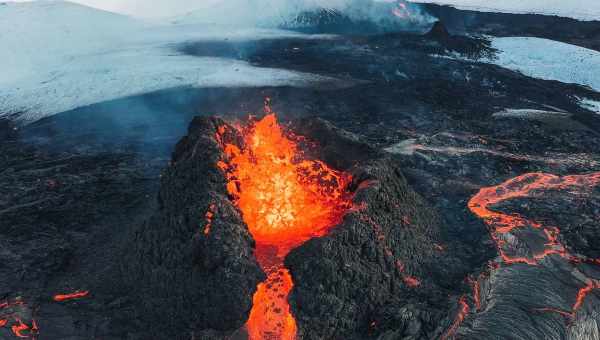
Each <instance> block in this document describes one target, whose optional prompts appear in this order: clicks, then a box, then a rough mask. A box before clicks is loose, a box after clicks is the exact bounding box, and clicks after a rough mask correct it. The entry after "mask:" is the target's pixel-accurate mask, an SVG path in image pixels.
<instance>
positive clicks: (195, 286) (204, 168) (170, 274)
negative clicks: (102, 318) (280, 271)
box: [128, 118, 264, 338]
mask: <svg viewBox="0 0 600 340" xmlns="http://www.w3.org/2000/svg"><path fill="white" fill-rule="evenodd" d="M223 124H225V123H224V122H223V121H221V120H218V119H214V118H196V119H194V121H193V122H192V123H191V125H190V128H189V131H188V135H187V136H186V137H184V138H183V139H182V140H181V141H180V142H179V143H178V144H177V147H176V148H175V151H174V153H173V158H172V162H171V164H170V166H169V167H168V168H167V169H166V170H165V171H164V173H163V175H162V180H161V189H160V194H159V208H158V211H156V213H155V214H154V216H153V217H152V218H151V219H150V220H149V221H148V222H147V223H145V224H144V226H143V227H141V228H140V229H139V230H138V231H137V232H136V233H135V236H134V238H133V239H132V240H131V243H130V244H131V248H132V249H130V252H131V254H130V257H131V261H129V268H128V272H129V273H130V275H129V280H128V281H129V284H130V285H131V286H132V287H135V289H136V292H137V294H135V295H137V296H136V300H137V301H138V306H137V307H136V308H137V309H138V313H139V315H140V319H141V322H142V324H143V325H144V327H148V329H151V330H152V331H153V332H155V333H154V334H160V335H161V336H162V338H164V337H167V336H173V337H177V336H181V335H182V333H185V332H186V330H189V332H191V333H192V334H195V335H194V336H201V337H207V338H215V337H216V338H219V336H216V335H214V334H229V333H232V332H234V331H235V330H237V329H238V328H240V327H241V326H242V325H243V324H244V323H245V321H246V319H247V318H248V313H249V312H250V309H251V307H252V296H253V294H254V292H255V290H256V286H257V284H258V283H259V282H261V281H262V280H264V274H263V272H262V271H261V270H260V268H259V266H258V264H257V262H256V260H255V259H254V255H253V249H254V241H253V240H252V237H251V236H250V234H249V232H248V229H247V227H246V225H245V224H244V223H243V221H242V217H241V215H240V212H239V211H238V210H237V209H236V208H235V207H234V206H233V204H232V202H231V201H230V200H229V198H228V197H227V194H226V192H227V191H226V187H225V179H224V178H223V175H222V173H221V172H220V171H219V170H218V168H217V166H216V164H217V161H218V160H219V159H220V156H221V148H220V146H219V145H218V143H217V141H216V139H215V136H216V133H217V128H218V126H220V125H223ZM230 130H233V129H230ZM156 320H160V322H158V323H157V322H156ZM202 332H204V333H202ZM220 332H222V333H220ZM199 334H204V335H199ZM207 334H213V335H210V336H209V335H207Z"/></svg>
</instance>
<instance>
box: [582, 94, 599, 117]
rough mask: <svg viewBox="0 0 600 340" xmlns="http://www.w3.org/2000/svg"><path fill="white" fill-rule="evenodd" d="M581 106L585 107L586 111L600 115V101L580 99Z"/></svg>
mask: <svg viewBox="0 0 600 340" xmlns="http://www.w3.org/2000/svg"><path fill="white" fill-rule="evenodd" d="M579 106H581V107H583V108H584V109H586V110H590V111H592V112H596V113H597V114H600V101H596V100H591V99H588V98H582V99H579Z"/></svg>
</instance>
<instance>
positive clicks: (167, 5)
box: [14, 0, 221, 17]
mask: <svg viewBox="0 0 600 340" xmlns="http://www.w3.org/2000/svg"><path fill="white" fill-rule="evenodd" d="M14 1H16V2H26V1H32V0H14ZM71 1H72V2H77V3H80V4H83V5H87V6H90V7H95V8H100V9H103V10H106V11H111V12H116V13H122V14H127V15H131V16H137V17H169V16H175V15H179V14H184V13H187V12H190V11H193V10H196V9H201V8H203V7H206V6H210V5H212V4H214V3H215V2H218V1H221V0H71Z"/></svg>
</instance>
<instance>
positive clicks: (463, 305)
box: [440, 295, 471, 340]
mask: <svg viewBox="0 0 600 340" xmlns="http://www.w3.org/2000/svg"><path fill="white" fill-rule="evenodd" d="M470 309H471V308H470V307H469V304H468V303H467V298H466V297H465V296H464V295H463V296H461V297H460V299H459V300H458V312H457V313H456V317H455V318H454V322H452V325H450V328H448V330H446V333H444V334H443V335H442V337H441V338H440V339H441V340H446V339H449V338H452V337H454V335H456V332H457V331H458V328H459V327H460V325H461V324H462V323H463V321H465V318H466V317H467V314H469V310H470Z"/></svg>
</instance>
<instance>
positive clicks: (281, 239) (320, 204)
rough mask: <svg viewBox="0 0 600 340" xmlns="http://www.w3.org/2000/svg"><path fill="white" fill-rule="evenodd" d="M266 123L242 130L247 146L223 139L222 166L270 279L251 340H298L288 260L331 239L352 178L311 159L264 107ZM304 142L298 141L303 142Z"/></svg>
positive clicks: (256, 309)
mask: <svg viewBox="0 0 600 340" xmlns="http://www.w3.org/2000/svg"><path fill="white" fill-rule="evenodd" d="M265 112H266V113H267V114H266V116H265V117H264V118H262V119H261V120H258V121H255V122H251V123H250V124H249V125H248V126H247V127H244V128H240V129H239V130H240V132H241V133H242V136H243V139H244V143H243V144H244V145H234V144H227V143H223V142H222V141H223V138H222V136H223V135H224V133H226V130H225V127H220V128H219V129H218V132H217V140H218V141H219V142H220V143H221V144H222V147H223V150H224V153H225V158H226V159H224V160H222V161H219V162H218V163H217V167H219V168H220V169H221V170H222V171H223V172H224V173H225V175H226V178H227V190H228V192H229V194H230V195H231V196H232V197H233V199H234V202H235V204H236V205H237V207H238V208H239V209H240V210H241V212H242V215H243V219H244V222H245V223H246V224H247V226H248V229H249V231H250V233H251V234H252V236H253V238H254V240H255V241H256V245H257V248H256V254H255V255H256V258H257V260H258V262H259V264H260V266H261V267H262V269H263V270H264V271H265V273H266V274H267V280H266V281H265V282H263V283H261V284H260V285H259V286H258V290H257V292H256V293H255V295H254V297H253V308H252V310H251V312H250V316H249V319H248V322H247V324H246V328H247V330H248V334H249V339H251V340H262V339H269V340H292V339H295V338H296V330H297V327H296V321H295V319H294V317H293V315H292V313H291V311H290V306H289V304H288V295H289V292H290V291H291V289H292V287H293V281H292V277H291V275H290V273H289V271H288V270H287V269H286V268H285V267H284V265H283V259H284V258H285V256H286V255H287V254H288V253H289V251H290V250H292V249H293V248H295V247H298V246H300V245H301V244H302V243H304V242H306V241H307V240H309V239H311V238H313V237H320V236H324V235H326V234H327V233H328V232H329V231H330V230H331V228H333V227H334V226H335V225H337V224H339V223H340V222H341V220H342V217H343V215H344V214H345V212H346V210H347V209H349V208H350V207H351V197H350V195H349V194H348V193H347V186H348V184H349V183H350V182H351V180H352V178H351V176H350V175H349V174H346V173H343V172H340V171H337V170H334V169H331V168H330V167H329V166H327V165H326V164H325V163H323V162H321V161H319V160H312V159H309V158H308V157H306V156H305V155H304V153H303V152H302V150H300V149H299V147H298V145H297V143H296V142H295V141H294V140H293V139H292V138H291V137H289V136H288V135H286V133H285V131H284V129H283V128H282V127H281V126H280V125H279V123H278V122H277V118H276V116H275V114H274V113H273V112H272V111H271V109H270V107H269V106H268V102H267V104H266V105H265ZM298 138H299V137H298Z"/></svg>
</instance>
